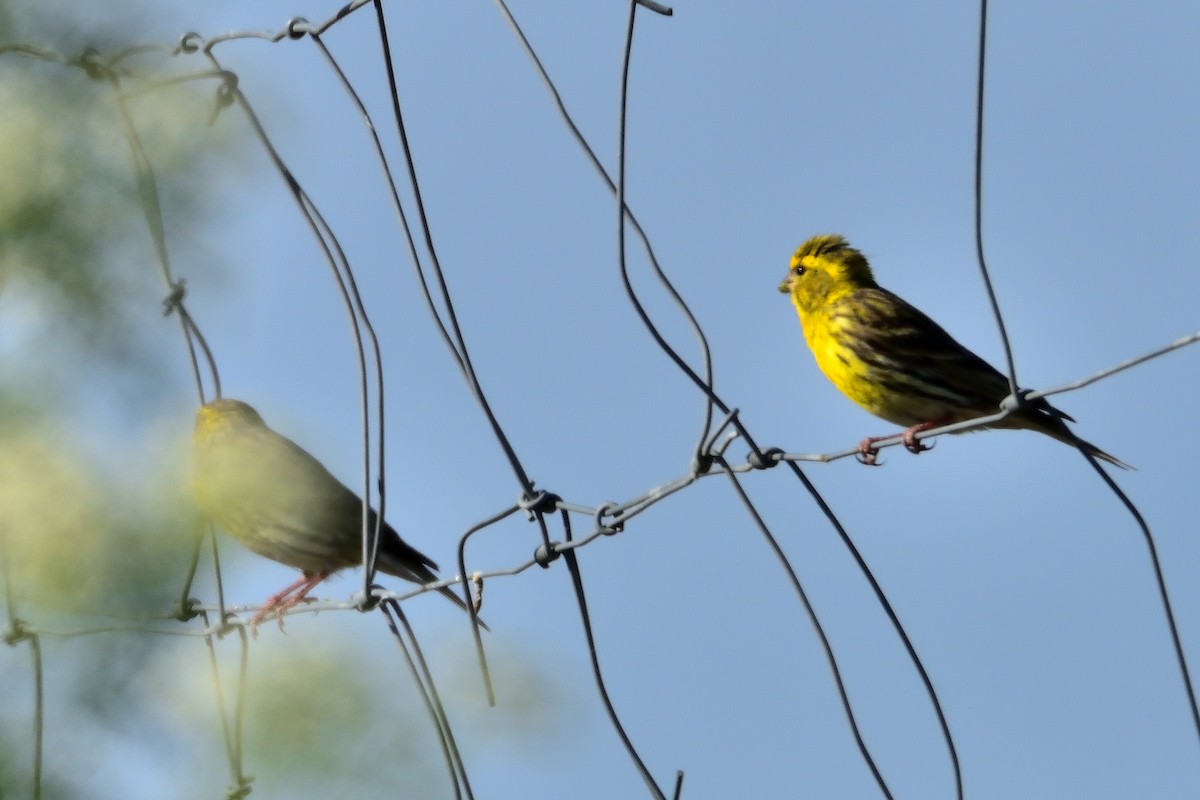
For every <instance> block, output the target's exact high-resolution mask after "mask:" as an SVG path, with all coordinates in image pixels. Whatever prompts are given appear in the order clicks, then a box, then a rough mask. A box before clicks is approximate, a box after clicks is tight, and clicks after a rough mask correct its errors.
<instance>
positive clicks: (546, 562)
mask: <svg viewBox="0 0 1200 800" xmlns="http://www.w3.org/2000/svg"><path fill="white" fill-rule="evenodd" d="M558 545H559V542H551V543H550V546H549V547H547V546H546V545H545V544H539V545H538V548H537V550H534V551H533V562H534V563H535V564H537V565H538V566H539V567H541V568H542V569H548V568H549V567H550V562H551V561H554V559H556V558H558V557H559V556H560V555H562V553H560V552H559V550H558Z"/></svg>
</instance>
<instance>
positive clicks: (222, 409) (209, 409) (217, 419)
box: [196, 398, 267, 434]
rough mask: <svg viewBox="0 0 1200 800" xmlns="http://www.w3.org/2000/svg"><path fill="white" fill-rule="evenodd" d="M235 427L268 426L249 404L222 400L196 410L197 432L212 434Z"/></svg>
mask: <svg viewBox="0 0 1200 800" xmlns="http://www.w3.org/2000/svg"><path fill="white" fill-rule="evenodd" d="M233 426H253V427H256V428H265V427H266V426H267V424H266V423H265V422H263V418H262V417H260V416H259V415H258V412H257V411H255V410H254V409H253V408H252V407H251V406H250V405H248V404H247V403H243V402H242V401H241V400H230V399H228V398H221V399H219V400H213V401H212V402H211V403H209V404H208V405H203V406H200V408H199V409H197V410H196V432H197V433H202V432H203V433H206V434H211V433H215V432H217V431H219V430H222V429H225V428H228V427H233Z"/></svg>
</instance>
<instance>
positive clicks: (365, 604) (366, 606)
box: [350, 584, 383, 611]
mask: <svg viewBox="0 0 1200 800" xmlns="http://www.w3.org/2000/svg"><path fill="white" fill-rule="evenodd" d="M382 591H383V587H382V586H379V585H378V584H371V591H370V592H369V593H367V592H363V591H362V590H359V591H357V592H355V593H354V595H353V596H351V598H350V602H351V603H352V604H353V605H354V607H355V608H356V609H357V610H359V611H374V610H375V609H376V608H377V607H378V606H379V601H380V599H381V598H380V594H379V593H380V592H382Z"/></svg>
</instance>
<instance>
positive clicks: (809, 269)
mask: <svg viewBox="0 0 1200 800" xmlns="http://www.w3.org/2000/svg"><path fill="white" fill-rule="evenodd" d="M874 285H875V276H874V275H872V274H871V265H870V264H868V263H867V259H866V258H864V257H863V254H862V253H860V252H858V251H857V250H855V249H854V248H853V247H851V246H850V244H849V243H848V242H847V241H846V240H845V239H844V238H842V237H841V236H838V235H837V234H825V235H822V236H814V237H812V238H811V239H809V240H808V241H807V242H805V243H804V244H802V245H800V248H799V249H798V250H796V252H795V253H794V254H793V255H792V264H791V268H790V269H789V270H788V275H787V277H786V278H784V279H783V282H782V283H780V284H779V291H781V292H783V293H784V294H790V295H791V296H792V302H793V303H795V305H796V308H797V309H798V310H799V311H800V313H802V314H808V313H812V312H813V311H816V310H818V309H820V308H822V307H824V306H826V305H828V304H829V303H830V302H832V301H833V300H836V299H837V298H839V297H841V296H842V295H844V294H846V293H848V292H852V291H854V290H855V289H861V288H863V287H867V286H874Z"/></svg>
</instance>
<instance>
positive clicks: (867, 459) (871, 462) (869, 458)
mask: <svg viewBox="0 0 1200 800" xmlns="http://www.w3.org/2000/svg"><path fill="white" fill-rule="evenodd" d="M887 438H888V437H887V436H868V437H867V438H865V439H863V440H862V441H861V442H859V443H858V455H857V456H855V458H857V459H858V463H860V464H866V465H867V466H868V467H882V466H883V465H882V464H880V463H879V462H878V461H877V460H876V459H878V458H879V450H878V448H876V447H875V443H876V442H878V441H879V440H881V439H887Z"/></svg>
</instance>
